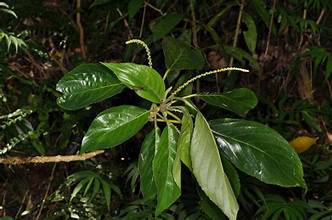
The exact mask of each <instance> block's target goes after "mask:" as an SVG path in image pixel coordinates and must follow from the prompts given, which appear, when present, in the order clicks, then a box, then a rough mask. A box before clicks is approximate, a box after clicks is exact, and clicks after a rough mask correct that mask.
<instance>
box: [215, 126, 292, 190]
mask: <svg viewBox="0 0 332 220" xmlns="http://www.w3.org/2000/svg"><path fill="white" fill-rule="evenodd" d="M211 130H212V129H211ZM212 132H213V133H215V134H217V135H220V136H222V137H224V138H229V139H232V140H233V141H235V142H239V143H242V144H245V145H248V146H249V147H252V148H253V149H255V150H257V151H260V152H261V153H263V154H265V155H266V156H267V157H268V158H271V159H272V160H273V161H274V162H275V164H276V165H277V167H278V168H279V171H280V172H282V173H283V174H284V175H283V176H286V177H287V175H285V173H284V170H283V169H281V168H280V164H279V163H278V161H277V160H276V159H274V158H273V157H272V156H270V155H269V154H267V153H266V152H265V151H263V150H261V149H259V148H257V147H255V146H254V145H252V144H249V143H246V142H244V141H241V140H238V139H236V138H233V137H230V136H228V135H225V134H221V133H219V132H217V131H215V130H212ZM260 179H262V178H260ZM278 182H279V181H278ZM279 184H280V183H279ZM297 184H298V183H297ZM282 185H284V184H282Z"/></svg>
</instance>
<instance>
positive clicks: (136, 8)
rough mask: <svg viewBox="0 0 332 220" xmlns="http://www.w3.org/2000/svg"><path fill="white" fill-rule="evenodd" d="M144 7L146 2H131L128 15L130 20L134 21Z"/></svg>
mask: <svg viewBox="0 0 332 220" xmlns="http://www.w3.org/2000/svg"><path fill="white" fill-rule="evenodd" d="M143 5H144V0H130V2H129V3H128V15H129V19H132V18H133V17H134V16H135V15H136V14H137V12H139V10H140V8H141V7H142V6H143Z"/></svg>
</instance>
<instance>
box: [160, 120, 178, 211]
mask: <svg viewBox="0 0 332 220" xmlns="http://www.w3.org/2000/svg"><path fill="white" fill-rule="evenodd" d="M177 138H178V134H177V131H176V128H175V127H174V126H173V125H167V127H165V129H164V131H163V133H162V134H161V137H160V143H159V147H158V150H157V153H156V155H155V158H154V160H153V177H154V181H155V183H156V188H157V208H156V216H158V215H159V214H160V213H161V212H162V211H164V210H165V209H167V208H169V207H170V206H171V205H172V204H173V203H174V202H175V201H176V200H177V199H178V198H179V196H180V194H181V190H180V188H179V187H178V185H177V183H176V182H175V180H174V177H173V164H174V160H175V157H176V142H177Z"/></svg>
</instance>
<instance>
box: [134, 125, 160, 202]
mask: <svg viewBox="0 0 332 220" xmlns="http://www.w3.org/2000/svg"><path fill="white" fill-rule="evenodd" d="M156 135H159V134H158V132H157V131H155V130H152V131H151V132H150V133H149V134H147V135H146V136H145V138H144V141H143V143H142V146H141V152H140V154H139V158H138V170H139V174H140V186H141V192H142V193H143V196H144V199H151V198H153V197H154V196H155V195H156V187H155V183H154V180H153V173H152V161H153V158H154V154H155V144H156V137H155V136H156Z"/></svg>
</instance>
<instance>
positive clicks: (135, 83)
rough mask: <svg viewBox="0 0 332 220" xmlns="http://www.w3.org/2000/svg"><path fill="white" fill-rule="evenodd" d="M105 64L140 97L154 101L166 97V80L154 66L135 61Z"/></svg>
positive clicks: (157, 101) (156, 101)
mask: <svg viewBox="0 0 332 220" xmlns="http://www.w3.org/2000/svg"><path fill="white" fill-rule="evenodd" d="M103 64H104V65H105V66H106V67H108V68H109V69H111V70H112V71H113V72H114V73H115V75H116V76H117V77H118V79H119V80H120V81H121V82H122V83H123V84H125V85H126V86H127V87H129V88H130V89H133V90H134V91H135V92H136V94H137V95H139V96H140V97H142V98H144V99H147V100H149V101H151V102H154V103H159V102H160V101H161V100H162V99H163V98H164V97H165V84H164V81H163V79H162V78H161V76H160V74H159V73H158V72H157V71H156V70H154V69H153V68H150V67H148V66H145V65H139V64H135V63H103Z"/></svg>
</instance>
